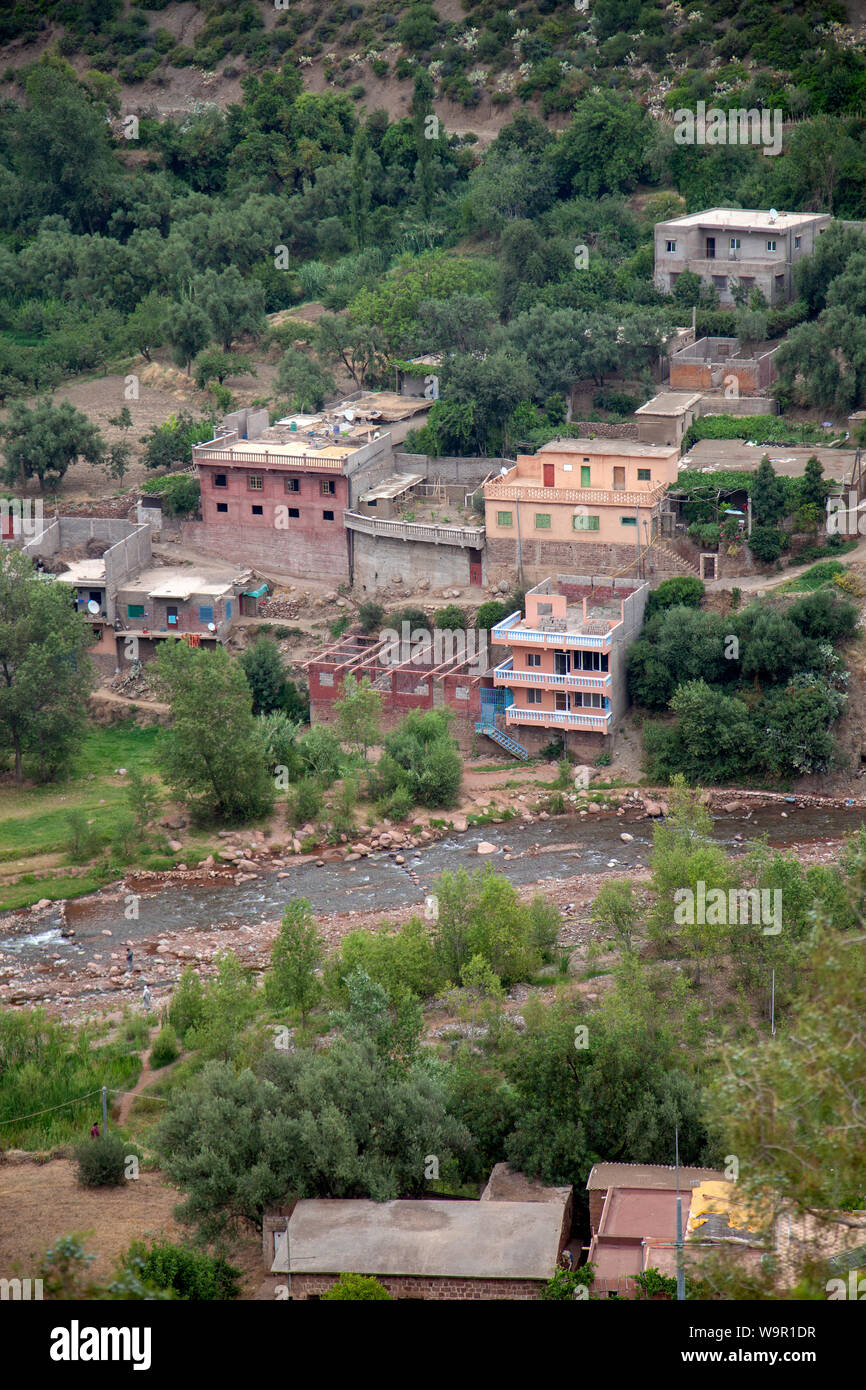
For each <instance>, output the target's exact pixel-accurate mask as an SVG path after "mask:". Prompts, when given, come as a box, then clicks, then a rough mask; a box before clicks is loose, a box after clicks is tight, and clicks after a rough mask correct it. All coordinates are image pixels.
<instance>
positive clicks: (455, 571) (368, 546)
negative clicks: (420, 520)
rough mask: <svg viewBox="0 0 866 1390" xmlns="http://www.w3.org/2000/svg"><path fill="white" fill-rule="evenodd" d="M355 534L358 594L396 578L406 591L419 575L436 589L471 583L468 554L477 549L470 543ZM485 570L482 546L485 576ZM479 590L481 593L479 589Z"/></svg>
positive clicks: (463, 585)
mask: <svg viewBox="0 0 866 1390" xmlns="http://www.w3.org/2000/svg"><path fill="white" fill-rule="evenodd" d="M352 537H353V541H352V543H353V546H354V574H355V583H354V588H355V590H356V591H357V592H358V593H359V594H369V595H375V593H376V590H377V589H381V588H383V587H384V586H385V585H386V584H393V583H394V581H395V580H398V581H400V582H401V583H402V584H403V585H405V586H406V590H407V592H409V591H410V590H411V589H412V588H414V586H415V585H416V584H417V583H418V581H419V580H420V579H427V580H429V582H430V587H431V588H433V589H440V588H441V589H447V588H449V587H450V586H451V585H453V586H454V587H455V588H461V589H465V588H466V587H467V586H468V584H469V557H470V553H474V552H470V550H469V549H468V548H467V547H463V546H459V545H434V544H433V543H432V542H429V541H401V540H391V539H388V538H385V537H381V536H368V535H365V534H364V532H363V531H353V532H352ZM484 570H485V563H484V551H483V550H482V577H484ZM485 582H486V580H485ZM478 592H479V595H480V592H481V591H480V589H479V590H478ZM479 602H480V598H479Z"/></svg>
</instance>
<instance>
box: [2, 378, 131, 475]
mask: <svg viewBox="0 0 866 1390" xmlns="http://www.w3.org/2000/svg"><path fill="white" fill-rule="evenodd" d="M0 435H2V437H3V439H4V440H5V443H6V447H5V454H6V466H5V468H4V470H3V477H4V480H5V481H6V482H7V483H14V482H18V481H19V480H20V482H21V483H22V485H24V486H26V484H27V482H28V480H29V479H30V478H34V477H35V478H38V479H39V486H40V487H42V488H44V487H45V484H46V482H60V480H61V479H62V478H63V477H65V475H66V471H67V469H68V468H69V467H70V466H71V465H72V464H74V463H76V462H77V460H78V459H79V458H83V459H84V460H85V461H86V462H87V463H91V464H99V463H101V462H102V459H103V456H104V454H105V442H104V440H103V438H102V435H101V434H100V433H99V430H98V429H97V428H96V426H95V425H93V424H91V422H90V421H89V420H88V418H87V416H86V415H83V414H82V412H81V411H80V410H76V409H75V407H74V406H73V405H72V404H71V403H70V402H69V401H61V402H60V404H59V405H55V404H54V402H53V401H51V400H49V399H48V398H47V397H45V398H43V399H41V400H39V401H37V402H36V404H35V405H34V406H33V408H32V409H31V408H30V407H29V406H26V405H25V404H24V403H23V401H14V402H13V403H12V405H11V407H10V409H9V414H8V416H7V418H6V420H5V421H4V423H3V424H2V426H0Z"/></svg>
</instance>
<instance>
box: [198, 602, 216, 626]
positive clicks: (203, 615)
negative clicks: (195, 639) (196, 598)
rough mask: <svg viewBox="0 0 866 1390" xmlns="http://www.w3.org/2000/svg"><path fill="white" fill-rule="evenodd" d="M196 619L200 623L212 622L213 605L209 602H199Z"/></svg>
mask: <svg viewBox="0 0 866 1390" xmlns="http://www.w3.org/2000/svg"><path fill="white" fill-rule="evenodd" d="M198 620H199V622H200V623H212V622H213V607H212V606H211V604H209V603H201V604H199V609H198Z"/></svg>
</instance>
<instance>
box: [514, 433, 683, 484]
mask: <svg viewBox="0 0 866 1390" xmlns="http://www.w3.org/2000/svg"><path fill="white" fill-rule="evenodd" d="M676 448H677V446H676V445H675V444H640V443H639V442H638V441H637V440H636V439H551V441H550V443H549V444H542V446H541V448H540V449H539V451H538V452H539V454H625V455H626V456H628V455H633V456H634V457H636V458H645V459H668V458H670V456H671V452H672V451H674V450H676ZM521 457H522V458H534V457H535V455H534V454H523V455H521ZM491 481H493V482H495V481H496V480H495V479H492V480H491Z"/></svg>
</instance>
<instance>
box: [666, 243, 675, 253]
mask: <svg viewBox="0 0 866 1390" xmlns="http://www.w3.org/2000/svg"><path fill="white" fill-rule="evenodd" d="M676 249H677V244H676V242H675V241H666V242H665V250H666V251H667V253H668V255H669V256H672V255H673V254H674V252H675V251H676Z"/></svg>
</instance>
